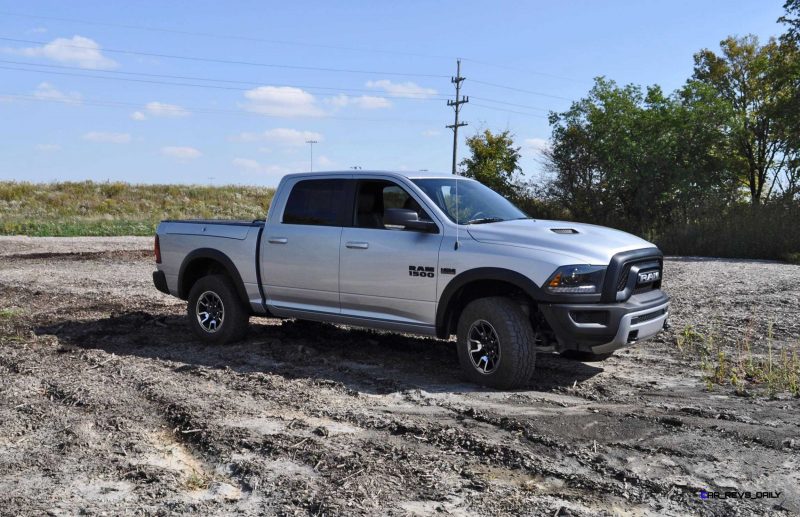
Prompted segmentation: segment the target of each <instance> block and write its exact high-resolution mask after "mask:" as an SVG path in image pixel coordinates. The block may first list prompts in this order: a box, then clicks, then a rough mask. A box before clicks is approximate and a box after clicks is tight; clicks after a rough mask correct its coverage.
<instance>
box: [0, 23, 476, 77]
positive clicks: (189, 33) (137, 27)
mask: <svg viewBox="0 0 800 517" xmlns="http://www.w3.org/2000/svg"><path fill="white" fill-rule="evenodd" d="M0 15H4V16H18V17H21V18H34V19H39V20H53V21H60V22H69V23H80V24H85V25H96V26H99V27H116V28H121V29H133V30H143V31H151V32H163V33H168V34H181V35H184V36H199V37H203V38H217V39H229V40H240V41H252V42H261V43H273V44H279V45H296V46H301V47H312V48H327V49H332V50H347V51H351V52H370V53H377V54H395V55H402V56H411V57H424V58H430V59H453V56H438V55H433V54H421V53H416V52H407V51H403V50H390V49H376V48H367V47H346V46H341V45H329V44H324V43H309V42H306V41H290V40H279V39H269V38H258V37H255V36H242V35H232V34H218V33H211V32H194V31H185V30H178V29H167V28H163V27H148V26H144V25H132V24H124V23H111V22H100V21H96V20H79V19H77V18H61V17H56V16H42V15H37V14H26V13H12V12H7V11H0ZM490 66H491V65H490Z"/></svg>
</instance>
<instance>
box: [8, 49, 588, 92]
mask: <svg viewBox="0 0 800 517" xmlns="http://www.w3.org/2000/svg"><path fill="white" fill-rule="evenodd" d="M0 39H2V38H0ZM470 80H471V81H472V82H473V83H477V84H482V85H484V86H491V87H493V88H502V89H504V90H511V91H515V92H522V93H530V94H531V95H541V96H542V97H551V98H553V99H561V100H565V101H571V100H573V99H570V98H569V97H561V96H559V95H551V94H549V93H542V92H536V91H533V90H525V89H523V88H516V87H514V86H508V85H505V84H497V83H490V82H488V81H479V80H477V79H470Z"/></svg>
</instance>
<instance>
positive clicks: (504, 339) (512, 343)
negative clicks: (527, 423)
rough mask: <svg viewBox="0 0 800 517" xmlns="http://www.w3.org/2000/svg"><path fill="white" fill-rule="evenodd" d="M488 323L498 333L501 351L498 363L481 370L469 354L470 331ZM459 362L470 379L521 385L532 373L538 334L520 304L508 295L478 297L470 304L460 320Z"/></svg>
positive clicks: (493, 384)
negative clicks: (490, 368) (487, 369)
mask: <svg viewBox="0 0 800 517" xmlns="http://www.w3.org/2000/svg"><path fill="white" fill-rule="evenodd" d="M480 321H484V322H488V323H489V324H490V326H491V327H492V328H493V330H494V331H495V333H496V336H497V338H498V339H497V342H498V346H499V350H500V354H499V357H500V358H499V361H497V366H496V368H494V370H493V371H491V372H490V373H482V372H481V371H479V370H478V367H476V366H475V365H474V364H473V359H471V356H470V346H469V343H468V334H469V332H470V331H471V329H472V328H473V325H475V324H477V323H478V322H480ZM457 335H458V362H459V363H460V364H461V370H462V371H463V373H464V376H465V377H466V379H467V380H469V381H470V382H474V383H476V384H480V385H483V386H490V387H492V388H499V389H512V388H521V387H523V386H525V385H526V384H527V383H528V381H529V380H530V378H531V376H532V375H533V370H534V366H535V364H536V349H535V337H534V332H533V328H532V327H531V322H530V320H529V319H528V316H527V315H526V314H525V313H524V312H523V310H522V308H521V307H520V306H519V304H517V303H515V302H514V301H513V300H511V299H509V298H503V297H490V298H479V299H478V300H475V301H473V302H471V303H470V304H469V305H467V306H466V307H465V308H464V310H463V311H462V312H461V316H460V318H459V319H458V330H457Z"/></svg>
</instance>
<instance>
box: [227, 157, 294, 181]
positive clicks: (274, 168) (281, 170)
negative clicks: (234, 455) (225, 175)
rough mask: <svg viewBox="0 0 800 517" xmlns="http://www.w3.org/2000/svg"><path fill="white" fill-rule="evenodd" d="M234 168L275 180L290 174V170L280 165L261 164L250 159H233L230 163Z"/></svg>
mask: <svg viewBox="0 0 800 517" xmlns="http://www.w3.org/2000/svg"><path fill="white" fill-rule="evenodd" d="M231 163H232V164H233V165H234V166H235V167H237V168H239V169H241V170H243V171H245V172H248V173H254V174H258V175H259V176H272V177H273V178H277V177H280V176H283V175H284V174H287V173H289V172H290V169H289V168H287V167H284V166H282V165H274V164H262V163H259V162H258V161H256V160H253V159H251V158H234V159H233V160H232V162H231Z"/></svg>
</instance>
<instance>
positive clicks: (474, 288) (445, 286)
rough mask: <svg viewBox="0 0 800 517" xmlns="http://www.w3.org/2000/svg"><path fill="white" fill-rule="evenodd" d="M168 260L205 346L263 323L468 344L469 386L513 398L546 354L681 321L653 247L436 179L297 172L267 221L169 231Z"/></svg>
mask: <svg viewBox="0 0 800 517" xmlns="http://www.w3.org/2000/svg"><path fill="white" fill-rule="evenodd" d="M155 255H156V262H157V268H158V270H157V271H155V272H154V273H153V281H154V283H155V286H156V287H157V288H158V289H159V290H160V291H162V292H165V293H168V294H171V295H174V296H177V297H179V298H181V299H184V300H187V301H188V315H189V322H190V325H191V327H192V328H193V330H194V331H195V333H196V334H197V336H198V337H199V338H200V339H201V340H203V341H205V342H208V343H220V344H221V343H228V342H231V341H235V340H239V339H242V338H243V337H244V335H245V333H246V332H247V324H248V319H249V318H250V316H269V317H278V318H299V319H306V320H316V321H324V322H330V323H337V324H343V325H352V326H359V327H369V328H374V329H383V330H391V331H398V332H408V333H414V334H424V335H431V336H437V337H439V338H442V339H448V338H449V337H450V336H451V335H453V334H455V335H456V336H457V346H458V357H459V362H460V364H461V367H462V369H463V371H464V374H465V376H466V377H467V378H468V379H469V380H471V381H473V382H475V383H478V384H483V385H487V386H493V387H497V388H512V387H519V386H523V385H524V384H525V383H526V382H527V381H528V380H529V379H530V377H531V376H532V374H533V371H534V364H535V358H536V354H537V353H541V352H559V353H562V354H564V355H568V356H571V357H575V358H578V359H582V360H592V359H603V358H605V357H607V356H608V355H610V354H611V352H613V351H614V350H616V349H618V348H620V347H624V346H626V345H629V344H632V343H635V342H638V341H642V340H645V339H648V338H651V337H653V336H654V335H655V334H656V333H658V332H659V331H660V330H661V329H662V327H663V326H664V323H665V321H666V319H667V315H668V309H669V298H668V297H667V295H666V294H664V292H662V291H661V290H660V287H661V281H662V270H663V269H662V266H663V256H662V254H661V252H660V251H659V250H658V248H656V247H655V246H654V245H653V244H651V243H649V242H647V241H644V240H642V239H640V238H638V237H635V236H633V235H630V234H628V233H624V232H621V231H617V230H612V229H609V228H603V227H600V226H594V225H589V224H578V223H572V222H562V221H544V220H537V219H532V218H530V217H528V216H527V215H526V214H525V213H523V212H522V211H521V210H519V209H518V208H517V207H515V206H514V205H513V204H512V203H510V202H509V201H507V200H506V199H505V198H503V197H502V196H500V195H499V194H497V193H495V192H494V191H492V190H491V189H489V188H487V187H485V186H483V185H482V184H481V183H478V182H477V181H473V180H470V179H466V178H461V177H457V176H452V175H436V174H430V173H427V172H426V173H422V172H420V173H407V172H368V171H363V172H362V171H358V172H354V171H350V172H324V173H309V174H291V175H288V176H286V177H284V178H283V179H282V180H281V182H280V185H279V186H278V189H277V191H276V192H275V197H274V199H273V200H272V203H271V206H270V208H269V212H268V214H267V217H266V220H263V221H262V220H258V221H252V222H251V221H202V220H190V221H163V222H162V223H161V224H160V225H159V227H158V230H157V234H156V238H155Z"/></svg>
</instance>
